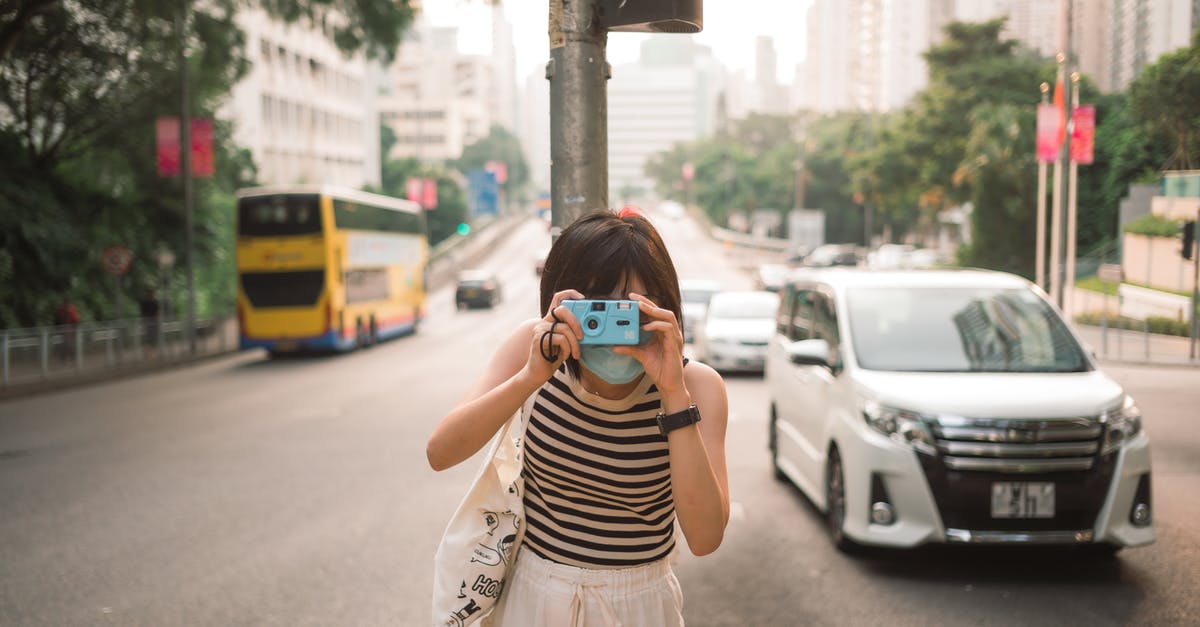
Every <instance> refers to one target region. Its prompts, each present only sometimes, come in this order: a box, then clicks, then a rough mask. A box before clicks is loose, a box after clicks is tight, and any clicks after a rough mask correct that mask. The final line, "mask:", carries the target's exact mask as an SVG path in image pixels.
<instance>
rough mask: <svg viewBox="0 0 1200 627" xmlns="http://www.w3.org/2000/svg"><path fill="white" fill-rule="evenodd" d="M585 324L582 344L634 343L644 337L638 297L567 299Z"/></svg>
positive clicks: (581, 324)
mask: <svg viewBox="0 0 1200 627" xmlns="http://www.w3.org/2000/svg"><path fill="white" fill-rule="evenodd" d="M562 304H563V306H564V307H566V308H567V309H570V310H571V313H573V314H575V318H576V319H578V320H579V325H580V326H582V327H583V339H582V340H579V343H580V344H603V345H617V344H627V345H633V344H637V343H639V342H640V341H641V325H640V324H639V316H638V302H637V301H636V300H564V301H563V302H562Z"/></svg>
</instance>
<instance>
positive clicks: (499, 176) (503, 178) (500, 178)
mask: <svg viewBox="0 0 1200 627" xmlns="http://www.w3.org/2000/svg"><path fill="white" fill-rule="evenodd" d="M483 169H484V171H486V172H491V173H492V174H495V175H496V182H497V183H499V184H501V185H503V184H505V183H507V182H508V164H507V163H505V162H504V161H488V162H487V163H485V164H484V165H483Z"/></svg>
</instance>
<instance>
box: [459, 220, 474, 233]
mask: <svg viewBox="0 0 1200 627" xmlns="http://www.w3.org/2000/svg"><path fill="white" fill-rule="evenodd" d="M470 233H471V225H470V224H467V223H466V222H459V223H458V234H459V235H462V236H466V235H468V234H470Z"/></svg>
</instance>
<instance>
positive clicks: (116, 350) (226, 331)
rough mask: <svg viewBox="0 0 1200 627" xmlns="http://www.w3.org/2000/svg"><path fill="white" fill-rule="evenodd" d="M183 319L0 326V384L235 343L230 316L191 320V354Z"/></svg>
mask: <svg viewBox="0 0 1200 627" xmlns="http://www.w3.org/2000/svg"><path fill="white" fill-rule="evenodd" d="M186 325H187V322H186V321H184V320H164V321H161V322H160V321H155V320H149V319H144V318H129V319H123V320H110V321H103V322H83V323H80V324H77V325H66V326H44V327H32V328H23V329H4V330H0V387H3V388H8V387H10V386H18V385H23V384H28V383H38V382H46V381H51V380H59V379H62V380H66V379H71V378H76V377H82V376H85V375H89V374H95V373H97V372H100V371H104V370H114V369H119V368H136V367H139V366H153V365H157V364H165V363H170V362H176V361H183V360H186V359H190V358H193V357H197V356H203V355H212V354H218V353H223V352H227V351H229V350H233V349H236V348H237V328H236V322H235V320H234V318H233V316H221V317H216V318H210V319H203V320H197V321H196V352H195V353H192V352H191V350H190V348H189V345H188V339H187V327H186Z"/></svg>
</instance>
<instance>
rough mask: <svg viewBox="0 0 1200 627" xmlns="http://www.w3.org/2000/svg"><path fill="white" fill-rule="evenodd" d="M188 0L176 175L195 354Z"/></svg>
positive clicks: (181, 27) (183, 18)
mask: <svg viewBox="0 0 1200 627" xmlns="http://www.w3.org/2000/svg"><path fill="white" fill-rule="evenodd" d="M191 12H192V7H191V2H186V1H185V2H183V3H182V6H181V15H180V17H179V23H178V32H179V80H180V83H181V87H182V90H181V91H182V97H181V99H180V100H181V102H180V115H179V177H180V180H181V181H183V212H184V228H185V229H186V230H187V233H186V235H185V243H184V246H185V247H186V250H185V251H184V259H185V260H186V263H187V328H186V333H187V342H188V354H189V355H195V354H196V262H195V258H194V253H193V251H192V249H193V248H194V244H193V242H192V238H193V235H192V232H193V231H194V230H195V229H194V228H193V225H192V222H193V216H192V214H193V213H194V212H193V209H192V96H191V92H190V90H189V85H188V82H189V81H188V58H187V36H188V32H189V30H188V29H189V24H188V22H189V21H190V18H191Z"/></svg>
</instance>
